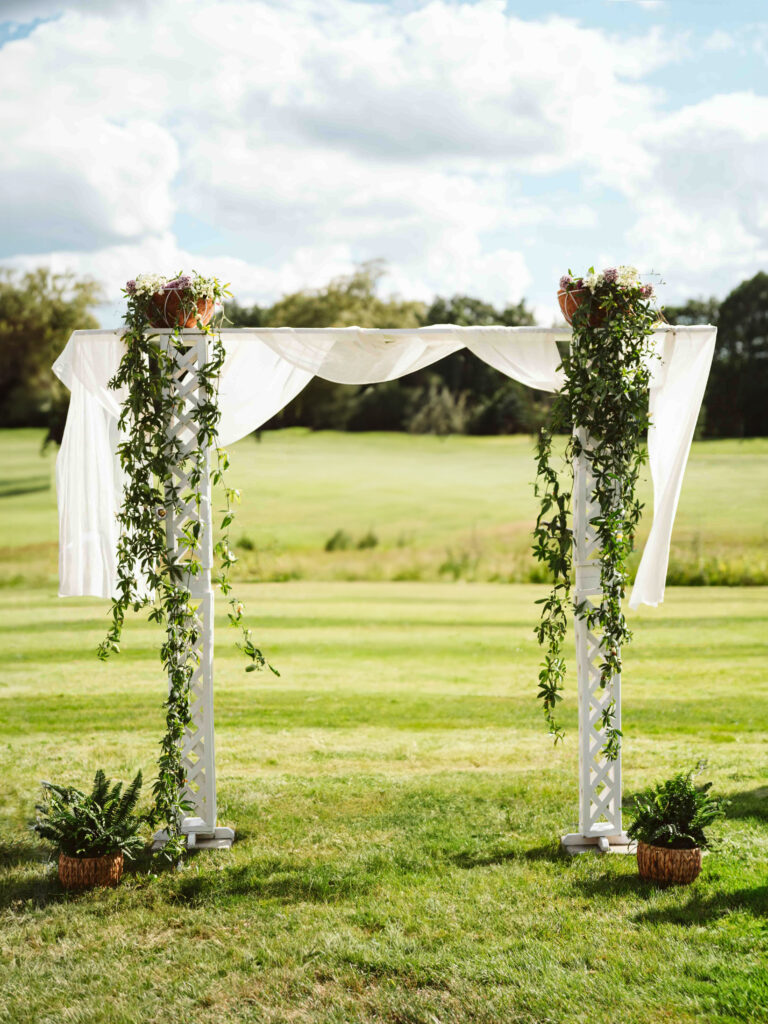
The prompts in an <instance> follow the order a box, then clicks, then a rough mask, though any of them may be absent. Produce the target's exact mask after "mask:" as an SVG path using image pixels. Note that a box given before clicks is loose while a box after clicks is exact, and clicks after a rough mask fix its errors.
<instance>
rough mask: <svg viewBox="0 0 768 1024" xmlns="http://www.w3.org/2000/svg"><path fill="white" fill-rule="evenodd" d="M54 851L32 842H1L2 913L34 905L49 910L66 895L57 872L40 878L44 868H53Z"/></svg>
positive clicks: (48, 870)
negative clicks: (59, 898)
mask: <svg viewBox="0 0 768 1024" xmlns="http://www.w3.org/2000/svg"><path fill="white" fill-rule="evenodd" d="M53 860H54V858H53V856H52V854H51V852H50V850H48V849H46V848H44V847H42V846H40V845H39V844H38V843H36V842H34V841H33V840H31V839H21V838H20V839H6V840H5V841H3V842H0V909H3V910H6V909H8V908H9V907H10V908H12V909H17V908H20V907H21V906H23V905H24V904H26V903H29V902H31V903H32V904H33V905H34V906H45V904H46V903H50V902H51V901H52V900H55V899H56V898H57V897H59V896H61V895H62V894H63V890H62V888H61V886H60V884H59V880H58V877H57V875H56V871H55V869H54V868H53V867H52V866H51V867H48V868H47V870H46V871H45V874H42V875H41V874H40V870H39V869H40V867H42V866H43V865H48V864H52V862H53Z"/></svg>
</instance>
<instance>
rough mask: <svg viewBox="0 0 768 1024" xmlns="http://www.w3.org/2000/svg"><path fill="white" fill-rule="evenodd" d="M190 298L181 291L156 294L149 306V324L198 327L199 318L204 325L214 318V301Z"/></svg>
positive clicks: (155, 325)
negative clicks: (195, 308) (194, 307)
mask: <svg viewBox="0 0 768 1024" xmlns="http://www.w3.org/2000/svg"><path fill="white" fill-rule="evenodd" d="M193 302H194V300H191V299H189V298H188V296H186V295H185V293H184V292H181V291H173V290H172V291H167V292H155V294H154V295H153V296H152V299H151V301H150V304H149V322H150V324H151V325H152V326H153V327H197V321H198V318H199V319H200V320H201V321H202V322H203V324H207V323H209V321H210V319H211V317H212V316H213V308H214V302H213V299H197V301H196V302H194V305H196V307H197V312H195V310H194V309H193V308H192V306H193Z"/></svg>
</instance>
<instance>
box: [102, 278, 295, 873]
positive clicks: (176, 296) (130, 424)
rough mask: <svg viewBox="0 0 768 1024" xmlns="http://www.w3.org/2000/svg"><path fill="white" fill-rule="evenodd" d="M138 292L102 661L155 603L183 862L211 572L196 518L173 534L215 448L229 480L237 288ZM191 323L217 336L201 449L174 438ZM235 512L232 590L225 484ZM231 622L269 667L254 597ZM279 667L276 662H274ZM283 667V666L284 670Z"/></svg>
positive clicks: (126, 362) (217, 549)
mask: <svg viewBox="0 0 768 1024" xmlns="http://www.w3.org/2000/svg"><path fill="white" fill-rule="evenodd" d="M124 294H125V295H126V298H127V310H126V314H125V320H124V322H125V331H124V333H123V341H124V343H125V353H124V355H123V357H122V360H121V362H120V366H119V368H118V371H117V373H116V374H115V376H114V377H113V378H112V380H111V381H110V382H109V386H110V388H112V389H113V390H120V389H124V395H125V397H124V399H123V402H122V407H121V414H120V419H119V421H118V428H119V431H120V435H121V438H122V439H121V441H120V443H119V445H118V453H119V457H120V463H121V466H122V468H123V471H124V474H125V483H124V487H123V497H122V504H121V507H120V511H119V513H118V517H117V518H118V522H119V524H120V537H119V541H118V546H117V577H118V584H117V589H118V596H117V597H116V598H114V600H113V602H112V625H111V627H110V629H109V632H108V633H107V636H106V637H105V639H104V640H103V641H102V643H101V644H100V646H99V657H100V658H102V659H106V658H108V657H109V655H110V654H111V653H112V652H118V651H119V650H120V640H121V636H122V631H123V625H124V623H125V615H126V612H127V611H128V610H129V609H130V608H133V610H134V611H139V610H140V609H141V608H143V607H146V606H150V608H151V610H150V613H149V619H150V621H154V622H158V623H161V624H163V625H164V626H165V631H166V635H165V640H164V642H163V643H162V645H161V647H160V657H161V660H162V663H163V667H164V669H165V670H166V672H167V673H168V680H169V691H168V699H167V700H166V702H165V704H164V707H165V724H166V731H165V735H164V736H163V739H162V742H161V752H160V756H159V758H158V777H157V780H156V781H155V783H154V787H153V791H154V798H155V808H154V815H153V817H154V820H155V822H163V824H164V826H165V829H166V831H167V834H168V841H167V843H166V844H165V846H164V847H163V851H162V852H163V855H164V856H165V857H167V858H168V859H169V860H177V859H178V858H179V857H180V856H181V854H182V853H183V851H184V850H185V848H186V838H185V836H184V835H183V833H182V832H181V820H182V818H183V815H184V813H185V812H187V811H189V810H190V805H189V804H188V802H186V801H184V800H183V799H182V791H183V787H184V783H185V781H186V780H185V769H184V764H183V758H182V741H183V738H184V731H185V729H186V727H187V725H188V724H189V722H190V701H189V684H190V680H191V678H192V674H193V673H194V671H195V668H196V667H197V665H198V664H199V660H200V656H199V654H198V652H197V651H196V650H195V645H196V643H197V641H198V639H199V633H200V626H199V619H198V617H197V615H196V614H195V612H196V610H197V604H198V602H197V601H196V600H195V599H194V598H193V597H192V595H191V593H190V581H191V580H192V579H193V578H194V577H196V576H199V575H200V573H201V571H202V564H201V561H200V540H201V535H200V534H201V524H200V522H199V520H197V521H193V522H192V523H191V524H189V525H188V526H187V527H186V528H185V529H184V530H183V531H182V533H181V536H180V537H178V538H177V544H176V549H175V550H172V549H171V547H170V546H169V542H168V538H167V536H166V526H165V521H166V518H167V516H169V515H172V514H174V515H175V514H177V513H180V512H181V505H182V502H186V503H188V504H193V505H194V506H195V507H197V508H198V509H199V508H200V482H201V474H202V469H203V467H204V466H205V464H206V459H207V458H208V452H209V451H211V452H215V465H214V466H213V468H212V470H211V484H212V485H216V484H224V473H225V471H226V469H227V467H228V465H229V463H228V459H227V455H226V452H224V451H223V450H222V449H221V448H220V447H219V444H218V425H219V420H220V418H221V413H220V410H219V404H218V386H219V377H220V373H221V367H222V364H223V362H224V347H223V344H222V341H221V333H220V321H221V317H220V316H219V317H218V320H217V322H216V323H214V324H211V323H208V322H207V319H208V317H209V316H210V312H211V309H212V308H213V304H214V303H215V302H217V301H220V300H221V299H222V298H223V297H224V295H226V294H228V293H227V292H226V290H225V288H224V287H223V286H222V285H221V284H220V283H219V281H218V280H217V279H216V278H208V279H206V278H202V277H200V276H199V275H196V274H195V275H192V276H190V277H181V276H179V277H177V278H176V279H175V280H173V281H168V280H167V279H166V278H163V277H159V276H157V275H143V276H139V277H137V278H136V280H135V281H129V282H128V284H127V286H126V289H125V291H124ZM163 312H165V314H166V315H170V317H171V323H173V324H174V326H173V328H172V330H171V333H170V335H169V336H168V337H167V345H164V344H161V343H160V336H159V335H158V334H157V333H156V331H154V330H153V327H152V324H153V322H154V323H157V321H158V317H162V315H163ZM179 324H191V325H194V329H196V330H197V331H202V332H204V333H205V334H206V335H208V339H209V342H208V360H207V362H206V363H205V365H204V366H198V368H197V370H196V376H197V389H198V401H197V402H196V403H194V404H193V405H192V408H191V411H190V416H191V418H192V421H193V423H194V426H195V434H194V438H193V440H192V442H191V448H188V449H183V442H182V440H181V439H180V438H179V437H178V436H174V435H172V434H171V433H170V431H169V427H170V425H171V423H172V421H173V419H174V417H175V416H176V415H177V414H178V413H180V412H181V411H182V408H183V403H184V399H183V397H180V396H179V394H178V391H177V390H176V389H174V388H173V387H171V386H170V383H171V376H172V373H173V370H174V366H175V360H176V356H177V354H179V353H181V352H183V351H184V350H185V349H186V348H187V347H188V346H187V342H186V341H185V339H184V336H183V334H182V327H181V326H179ZM182 463H185V464H186V465H187V466H188V467H191V470H190V471H189V472H188V474H187V475H188V478H189V484H190V491H189V492H182V491H181V490H180V488H179V486H178V485H177V483H176V482H175V480H174V476H173V468H174V466H178V465H181V464H182ZM223 490H224V495H225V502H226V507H225V509H224V511H223V517H222V520H221V524H220V525H221V528H222V531H223V533H222V536H221V539H220V540H219V541H218V542H217V543H216V544H215V545H214V555H215V556H216V557H217V558H218V562H219V566H220V568H219V572H218V575H217V576H216V577H215V580H214V582H216V583H218V585H219V586H220V588H221V590H222V592H223V593H225V594H230V592H231V586H230V583H229V580H228V574H229V569H230V567H231V566H232V565H233V564H234V562H235V561H236V558H235V556H234V555H233V553H232V551H231V549H230V546H229V526H230V524H231V522H232V521H233V519H234V517H235V512H234V509H233V504H234V502H235V501H237V500H238V499H239V492H238V491H236V490H234V489H232V488H229V487H227V486H224V488H223ZM229 603H230V609H231V610H230V613H229V621H230V623H231V624H232V625H233V626H236V627H239V628H240V629H241V630H242V640H241V642H240V643H239V644H238V646H239V647H241V649H242V650H243V651H244V653H245V654H246V656H247V657H248V658H249V659H250V664H249V666H248V669H247V670H248V671H251V670H253V669H256V668H263V667H264V666H265V665H267V664H268V662H267V661H266V659H265V657H264V655H263V654H262V652H261V651H260V650H259V648H258V647H257V646H256V645H255V644H254V642H253V638H252V635H251V631H250V630H249V629H247V628H246V627H245V626H244V624H243V612H244V607H243V604H242V602H240V601H238V600H237V599H236V598H234V597H230V602H229ZM269 667H270V668H272V666H269ZM273 671H275V670H274V669H273Z"/></svg>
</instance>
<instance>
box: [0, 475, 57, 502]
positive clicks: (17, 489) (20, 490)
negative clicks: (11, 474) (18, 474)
mask: <svg viewBox="0 0 768 1024" xmlns="http://www.w3.org/2000/svg"><path fill="white" fill-rule="evenodd" d="M50 489H51V481H50V478H49V477H48V476H29V477H23V478H21V479H19V478H15V479H11V480H0V498H17V497H19V496H20V495H22V494H35V493H37V492H38V491H50Z"/></svg>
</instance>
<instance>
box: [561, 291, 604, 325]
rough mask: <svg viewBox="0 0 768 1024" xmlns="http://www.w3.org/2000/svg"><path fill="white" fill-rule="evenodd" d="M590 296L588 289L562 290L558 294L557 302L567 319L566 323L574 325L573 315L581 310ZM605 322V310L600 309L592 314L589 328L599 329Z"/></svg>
mask: <svg viewBox="0 0 768 1024" xmlns="http://www.w3.org/2000/svg"><path fill="white" fill-rule="evenodd" d="M588 295H589V291H588V289H586V288H572V289H570V290H567V289H565V288H561V289H560V291H559V292H558V293H557V301H558V302H559V303H560V311H561V312H562V314H563V316H564V317H565V320H566V323H569V324H572V323H573V314H574V313H575V312H576V310H577V309H578V308H579V306H580V305H581V304H582V302H584V301H585V300H586V298H587V296H588ZM604 320H605V310H603V309H598V310H596V311H595V312H593V313H591V314H590V317H589V326H590V327H599V326H600V325H601V324H602V323H603V321H604Z"/></svg>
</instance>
